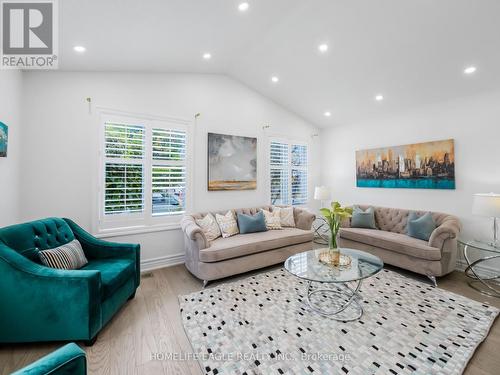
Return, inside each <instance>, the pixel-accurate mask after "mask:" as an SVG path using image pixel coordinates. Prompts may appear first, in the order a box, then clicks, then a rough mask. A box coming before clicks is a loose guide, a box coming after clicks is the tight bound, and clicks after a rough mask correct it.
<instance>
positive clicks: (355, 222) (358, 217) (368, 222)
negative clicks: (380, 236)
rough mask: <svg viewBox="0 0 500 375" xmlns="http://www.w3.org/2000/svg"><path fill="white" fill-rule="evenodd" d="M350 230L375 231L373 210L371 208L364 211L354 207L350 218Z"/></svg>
mask: <svg viewBox="0 0 500 375" xmlns="http://www.w3.org/2000/svg"><path fill="white" fill-rule="evenodd" d="M351 227H352V228H368V229H377V226H376V225H375V210H374V209H373V207H368V208H367V209H366V210H365V211H363V210H362V209H361V208H359V207H357V206H354V209H353V212H352V218H351Z"/></svg>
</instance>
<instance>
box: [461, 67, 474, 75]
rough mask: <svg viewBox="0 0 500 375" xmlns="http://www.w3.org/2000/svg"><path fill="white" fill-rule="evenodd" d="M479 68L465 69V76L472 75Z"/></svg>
mask: <svg viewBox="0 0 500 375" xmlns="http://www.w3.org/2000/svg"><path fill="white" fill-rule="evenodd" d="M476 70H477V68H476V67H475V66H468V67H467V68H465V69H464V73H465V74H472V73H475V72H476Z"/></svg>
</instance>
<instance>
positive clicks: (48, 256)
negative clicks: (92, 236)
mask: <svg viewBox="0 0 500 375" xmlns="http://www.w3.org/2000/svg"><path fill="white" fill-rule="evenodd" d="M38 255H39V256H40V260H41V261H42V263H43V264H44V265H45V266H47V267H50V268H57V269H60V270H77V269H79V268H82V267H83V266H85V265H86V264H87V263H88V260H87V258H86V257H85V253H84V252H83V249H82V245H81V244H80V242H79V241H78V240H73V241H71V242H69V243H67V244H65V245H62V246H59V247H56V248H55V249H47V250H42V251H40V252H39V253H38Z"/></svg>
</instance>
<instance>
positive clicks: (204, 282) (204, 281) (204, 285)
mask: <svg viewBox="0 0 500 375" xmlns="http://www.w3.org/2000/svg"><path fill="white" fill-rule="evenodd" d="M207 285H208V280H203V289H205V287H206V286H207Z"/></svg>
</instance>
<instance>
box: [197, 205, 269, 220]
mask: <svg viewBox="0 0 500 375" xmlns="http://www.w3.org/2000/svg"><path fill="white" fill-rule="evenodd" d="M262 209H264V210H268V211H272V206H260V207H250V208H237V209H232V210H221V211H211V212H210V213H211V214H212V215H214V216H215V214H219V215H224V214H226V213H227V211H233V213H234V214H235V215H236V214H237V213H240V214H246V215H255V214H256V213H257V212H259V211H260V210H262ZM206 214H208V212H198V213H195V214H191V216H192V217H193V218H194V219H195V220H198V219H203V218H204V217H205V215H206Z"/></svg>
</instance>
